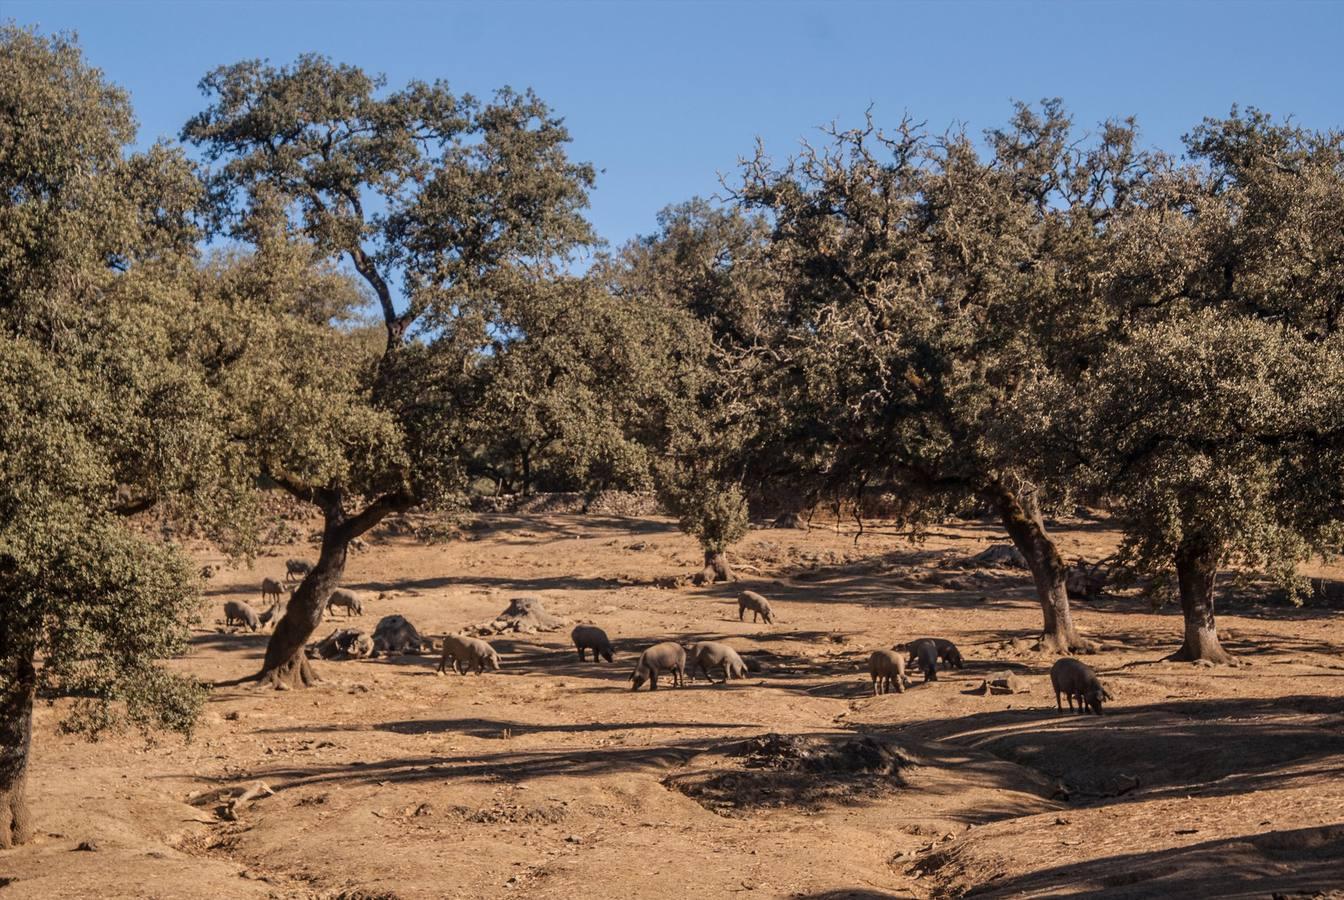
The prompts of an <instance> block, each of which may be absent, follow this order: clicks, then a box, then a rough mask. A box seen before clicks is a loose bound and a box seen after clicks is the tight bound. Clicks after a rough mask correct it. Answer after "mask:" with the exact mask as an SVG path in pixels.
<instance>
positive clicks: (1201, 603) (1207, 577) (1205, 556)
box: [1167, 529, 1236, 665]
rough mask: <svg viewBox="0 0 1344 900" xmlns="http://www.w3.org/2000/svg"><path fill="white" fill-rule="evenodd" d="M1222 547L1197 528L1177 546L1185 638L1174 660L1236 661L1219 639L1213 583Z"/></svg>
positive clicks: (1171, 657) (1178, 578) (1178, 580)
mask: <svg viewBox="0 0 1344 900" xmlns="http://www.w3.org/2000/svg"><path fill="white" fill-rule="evenodd" d="M1219 556H1220V554H1219V551H1218V547H1217V545H1216V544H1214V543H1213V542H1212V541H1210V540H1208V539H1202V537H1201V535H1200V533H1199V531H1198V530H1196V529H1191V532H1190V534H1189V536H1187V538H1186V539H1185V540H1184V541H1182V542H1181V545H1180V546H1179V547H1177V548H1176V580H1177V582H1178V583H1179V585H1180V589H1181V615H1182V617H1184V619H1185V640H1184V642H1182V644H1181V649H1179V650H1177V651H1176V652H1175V653H1173V654H1171V656H1168V657H1167V659H1168V660H1169V661H1171V662H1192V663H1205V664H1214V665H1236V662H1235V660H1233V658H1232V654H1230V653H1228V652H1227V651H1226V650H1224V649H1223V645H1222V643H1220V642H1219V640H1218V627H1217V625H1216V624H1215V621H1214V613H1213V603H1214V600H1213V586H1214V582H1215V581H1216V580H1217V577H1218V562H1219Z"/></svg>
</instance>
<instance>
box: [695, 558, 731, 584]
mask: <svg viewBox="0 0 1344 900" xmlns="http://www.w3.org/2000/svg"><path fill="white" fill-rule="evenodd" d="M736 580H737V576H736V575H734V574H733V569H732V567H731V566H729V565H728V555H727V554H726V553H724V552H723V551H722V550H706V551H705V567H704V568H703V569H701V570H700V574H698V575H696V576H695V582H696V584H715V583H716V582H720V581H736Z"/></svg>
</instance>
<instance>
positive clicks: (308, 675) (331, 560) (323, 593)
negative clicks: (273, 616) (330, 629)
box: [256, 476, 415, 690]
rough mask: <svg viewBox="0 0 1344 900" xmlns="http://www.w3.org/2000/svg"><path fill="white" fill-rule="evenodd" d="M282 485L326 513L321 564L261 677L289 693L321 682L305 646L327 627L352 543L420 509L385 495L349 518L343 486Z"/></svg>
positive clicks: (278, 629) (402, 496) (295, 602)
mask: <svg viewBox="0 0 1344 900" xmlns="http://www.w3.org/2000/svg"><path fill="white" fill-rule="evenodd" d="M272 477H274V476H272ZM276 481H277V482H278V483H279V484H281V485H282V486H283V487H285V489H286V490H288V491H289V492H290V493H291V494H293V495H294V496H296V497H299V498H300V499H303V500H308V501H309V502H311V503H316V504H317V505H318V506H320V507H321V509H322V515H323V524H322V550H321V553H320V554H319V555H318V558H317V565H315V566H313V568H312V570H311V571H310V572H309V573H308V575H307V576H306V577H305V578H304V579H303V581H301V582H299V586H298V588H297V589H295V591H294V594H293V596H291V597H290V599H289V604H288V608H286V610H285V615H284V617H283V618H282V619H281V620H280V622H279V624H278V625H276V626H275V631H273V632H272V633H271V640H270V642H269V643H267V645H266V659H265V660H264V661H263V662H262V666H261V671H260V672H259V673H258V674H257V676H256V678H257V680H258V681H260V682H262V683H263V684H269V685H272V686H274V687H275V688H276V689H277V690H285V689H287V688H297V687H307V686H308V685H310V684H312V683H313V682H315V681H317V680H318V678H317V673H316V672H314V671H313V667H312V666H311V665H310V664H309V662H308V658H307V657H306V656H304V654H303V648H304V645H305V644H306V643H307V642H308V639H309V638H311V637H312V636H313V632H314V631H316V630H317V626H318V625H320V624H322V613H323V612H324V611H325V610H326V606H327V599H328V598H329V597H330V596H331V592H332V591H333V590H335V589H336V588H337V587H338V586H339V585H340V583H341V576H342V575H344V574H345V559H346V555H347V553H348V552H349V548H350V542H351V541H353V540H354V539H355V538H357V537H359V536H360V535H361V534H363V533H364V532H366V531H368V530H369V529H370V528H372V527H373V526H375V525H377V524H378V523H379V522H381V521H382V520H383V518H384V517H386V516H388V515H389V514H391V513H394V512H402V511H404V510H407V509H410V508H411V507H412V506H414V505H415V498H414V497H413V496H411V495H410V494H408V493H405V492H393V493H389V494H384V495H383V496H381V497H379V498H378V499H376V500H374V501H373V502H372V503H370V504H369V505H368V506H366V507H365V508H364V509H363V510H362V511H361V512H360V513H358V514H357V515H354V516H347V515H346V513H345V505H344V502H343V499H342V497H343V493H342V491H341V490H340V489H338V488H323V489H315V488H307V487H303V486H302V485H296V484H294V483H293V482H290V481H288V480H284V481H281V480H280V479H278V478H277V479H276Z"/></svg>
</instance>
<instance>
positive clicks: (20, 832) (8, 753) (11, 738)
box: [0, 653, 37, 850]
mask: <svg viewBox="0 0 1344 900" xmlns="http://www.w3.org/2000/svg"><path fill="white" fill-rule="evenodd" d="M7 668H8V669H9V671H7V672H5V673H4V687H3V690H0V850H8V849H9V848H10V847H13V846H15V845H17V844H22V843H25V842H26V841H28V839H29V838H31V837H32V836H33V820H32V815H31V814H30V813H29V811H28V803H27V800H26V796H25V794H26V790H27V786H28V754H29V751H30V749H31V747H32V743H33V698H34V697H35V696H36V694H37V670H36V669H35V668H34V666H33V657H32V654H31V653H20V654H19V655H18V656H17V657H16V658H14V659H13V661H12V662H10V663H8V665H7Z"/></svg>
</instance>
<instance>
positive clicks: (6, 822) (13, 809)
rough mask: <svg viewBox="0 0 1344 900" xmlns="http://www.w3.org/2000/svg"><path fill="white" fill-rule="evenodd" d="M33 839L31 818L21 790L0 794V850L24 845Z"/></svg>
mask: <svg viewBox="0 0 1344 900" xmlns="http://www.w3.org/2000/svg"><path fill="white" fill-rule="evenodd" d="M32 837H33V816H32V813H30V812H29V811H28V804H27V803H26V802H25V801H24V797H23V788H22V787H20V788H19V789H18V790H17V791H9V792H4V793H0V850H8V849H10V848H11V847H17V846H18V845H19V844H26V843H27V842H28V841H29V840H31V839H32Z"/></svg>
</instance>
